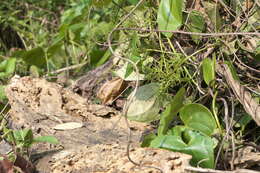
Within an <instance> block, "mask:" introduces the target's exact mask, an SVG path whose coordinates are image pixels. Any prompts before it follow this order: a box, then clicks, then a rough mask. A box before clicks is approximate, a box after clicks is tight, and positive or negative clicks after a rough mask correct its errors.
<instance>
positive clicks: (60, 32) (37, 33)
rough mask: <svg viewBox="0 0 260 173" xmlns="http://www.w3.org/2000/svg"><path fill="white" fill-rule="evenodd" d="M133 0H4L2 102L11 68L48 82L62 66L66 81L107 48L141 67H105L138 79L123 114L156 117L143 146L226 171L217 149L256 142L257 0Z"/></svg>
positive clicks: (96, 62) (104, 55)
mask: <svg viewBox="0 0 260 173" xmlns="http://www.w3.org/2000/svg"><path fill="white" fill-rule="evenodd" d="M138 2H139V1H138V0H67V1H60V0H49V1H44V2H43V1H39V2H35V1H32V0H25V1H22V2H20V1H17V0H12V1H5V0H4V1H3V3H1V5H0V31H1V33H0V80H1V83H0V101H1V106H4V104H5V103H6V102H7V99H6V97H5V95H4V88H5V85H6V84H7V81H8V79H9V78H10V77H11V76H13V74H15V73H16V74H19V75H33V76H36V77H39V76H46V77H48V78H51V79H53V78H57V74H59V73H64V75H66V76H67V77H68V78H70V79H74V78H75V77H77V76H80V75H81V74H84V73H85V72H87V71H89V70H91V69H93V68H95V67H98V66H100V65H102V64H104V63H105V62H107V61H108V60H109V59H110V58H114V55H113V54H111V51H110V48H112V49H115V50H119V52H120V54H121V55H120V56H122V57H126V58H128V59H129V60H130V61H131V62H133V63H134V64H135V65H136V67H137V68H138V69H139V72H140V74H138V73H137V72H136V70H135V68H134V67H133V65H132V64H131V63H128V62H121V64H123V65H122V66H120V67H119V68H114V69H113V72H114V73H113V74H114V75H116V76H119V77H121V78H122V79H124V80H126V81H136V80H137V78H138V79H140V80H141V81H142V86H141V87H139V88H138V90H137V92H136V93H133V94H132V95H131V96H132V97H133V101H132V102H131V103H130V105H129V110H128V112H127V117H128V118H129V119H130V120H135V121H141V122H151V121H154V120H160V123H159V125H158V131H157V133H154V134H150V135H148V136H146V137H145V140H144V141H143V143H142V146H144V147H147V146H149V147H156V148H164V149H168V150H172V151H180V152H184V153H188V154H191V155H193V159H192V164H193V165H196V166H201V167H207V168H220V169H230V168H231V169H233V167H234V165H233V163H231V164H229V165H228V164H226V163H224V162H223V161H224V160H228V158H225V157H226V155H227V154H225V153H227V152H230V150H233V151H234V150H235V148H234V146H243V144H244V142H245V141H250V142H253V143H254V144H256V145H258V144H259V143H260V140H259V139H260V138H259V127H258V126H257V124H256V123H255V121H253V120H252V117H258V118H259V113H258V112H257V111H256V110H257V109H255V108H258V107H259V100H260V97H259V95H260V90H259V80H260V78H259V74H260V71H259V67H260V65H259V62H260V34H259V29H260V27H259V26H260V23H259V21H260V4H259V2H258V1H257V0H220V1H214V0H207V1H200V0H198V1H197V0H156V1H152V0H147V1H144V2H143V3H141V4H140V5H139V4H138ZM134 7H137V8H136V9H135V11H134V12H133V14H132V15H129V16H128V17H127V18H125V20H124V21H123V23H122V24H121V25H120V26H117V24H118V23H119V22H120V21H121V20H122V18H123V16H127V15H128V14H129V13H130V12H131V10H132V9H133V8H134ZM57 9H58V10H57ZM116 26H117V28H116V29H115V27H116ZM114 29H115V30H114ZM111 31H113V34H112V35H111V37H110V38H109V35H110V33H111ZM108 38H109V39H110V40H109V41H110V42H111V46H112V47H109V46H110V45H108V43H107V41H108ZM119 64H120V63H119ZM75 65H76V66H75ZM72 66H73V67H75V68H71V69H70V71H69V70H68V68H69V67H72ZM63 68H64V70H60V71H59V69H63ZM223 69H224V70H223ZM137 76H138V77H137ZM246 91H249V92H246ZM245 95H246V96H245ZM248 105H249V106H248ZM250 105H251V106H250ZM258 110H259V109H258ZM160 112H162V113H160ZM254 120H255V119H254ZM256 122H257V121H256ZM258 123H259V122H258ZM249 124H250V126H249ZM258 125H259V124H258ZM249 133H250V135H249ZM22 134H30V133H29V132H28V131H27V132H26V133H22ZM18 136H19V135H18ZM20 136H21V135H20ZM224 144H225V145H224ZM220 158H221V159H220ZM222 163H223V164H222Z"/></svg>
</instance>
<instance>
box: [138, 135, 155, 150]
mask: <svg viewBox="0 0 260 173" xmlns="http://www.w3.org/2000/svg"><path fill="white" fill-rule="evenodd" d="M156 137H157V136H156V135H155V134H154V133H151V134H149V135H146V136H145V137H144V139H143V142H142V144H141V147H149V146H150V144H151V142H152V141H153V140H154V139H155V138H156Z"/></svg>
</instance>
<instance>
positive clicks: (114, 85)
mask: <svg viewBox="0 0 260 173" xmlns="http://www.w3.org/2000/svg"><path fill="white" fill-rule="evenodd" d="M126 87H127V85H126V82H125V81H124V80H123V79H121V78H119V77H115V78H113V79H112V80H110V81H107V82H106V83H104V85H102V87H101V88H100V89H99V91H98V93H97V97H98V98H99V99H100V100H101V101H102V103H103V104H111V103H112V102H113V101H114V99H115V98H116V97H118V96H119V95H120V94H121V92H122V91H123V90H124V89H125V88H126Z"/></svg>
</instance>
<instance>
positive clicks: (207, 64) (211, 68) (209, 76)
mask: <svg viewBox="0 0 260 173" xmlns="http://www.w3.org/2000/svg"><path fill="white" fill-rule="evenodd" d="M202 70H203V78H204V81H205V82H206V84H207V85H209V84H210V82H211V81H213V80H215V64H214V62H213V61H212V60H211V59H210V58H205V59H204V60H203V62H202Z"/></svg>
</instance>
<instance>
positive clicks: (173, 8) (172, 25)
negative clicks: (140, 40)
mask: <svg viewBox="0 0 260 173" xmlns="http://www.w3.org/2000/svg"><path fill="white" fill-rule="evenodd" d="M182 6H183V0H161V2H160V6H159V10H158V14H157V22H158V27H159V29H160V30H166V31H175V30H177V29H179V28H180V27H181V25H182ZM163 34H164V35H165V36H166V37H171V36H172V33H167V32H165V33H163Z"/></svg>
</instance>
